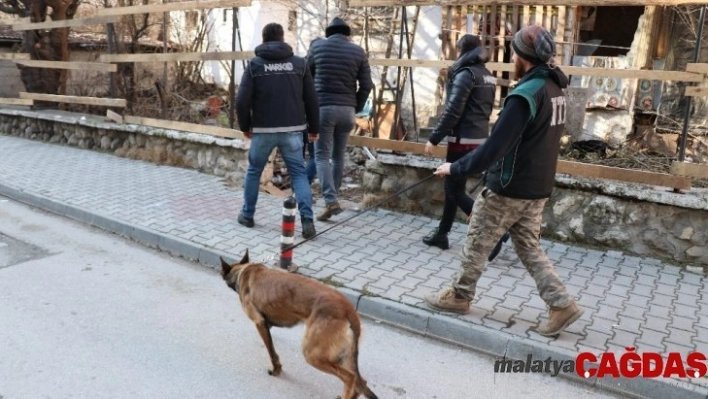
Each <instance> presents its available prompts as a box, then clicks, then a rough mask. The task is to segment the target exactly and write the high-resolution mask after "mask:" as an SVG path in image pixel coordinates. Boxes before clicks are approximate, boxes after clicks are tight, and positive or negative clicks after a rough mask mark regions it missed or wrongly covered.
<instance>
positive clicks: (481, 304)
mask: <svg viewBox="0 0 708 399" xmlns="http://www.w3.org/2000/svg"><path fill="white" fill-rule="evenodd" d="M499 303H501V300H500V299H497V298H492V297H489V296H483V295H478V299H477V300H476V301H473V302H472V306H473V307H475V308H478V309H482V310H484V311H486V312H490V313H491V312H493V311H494V310H495V309H496V307H497V305H498V304H499Z"/></svg>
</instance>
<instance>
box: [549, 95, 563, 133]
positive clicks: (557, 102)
mask: <svg viewBox="0 0 708 399" xmlns="http://www.w3.org/2000/svg"><path fill="white" fill-rule="evenodd" d="M551 103H552V104H553V118H552V119H551V126H556V125H562V124H564V123H565V96H560V97H553V98H551Z"/></svg>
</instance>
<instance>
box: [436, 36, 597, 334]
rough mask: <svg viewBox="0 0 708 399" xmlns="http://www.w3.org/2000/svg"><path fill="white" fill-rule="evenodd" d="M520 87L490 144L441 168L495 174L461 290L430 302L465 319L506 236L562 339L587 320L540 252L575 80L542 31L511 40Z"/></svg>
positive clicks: (477, 212)
mask: <svg viewBox="0 0 708 399" xmlns="http://www.w3.org/2000/svg"><path fill="white" fill-rule="evenodd" d="M512 48H513V50H514V56H513V59H514V65H515V76H516V78H517V79H521V80H520V81H519V84H518V85H517V86H516V87H515V88H514V90H513V91H512V92H511V93H510V94H509V96H508V97H507V98H506V100H505V101H504V109H503V110H502V112H501V114H500V116H499V120H498V121H497V123H496V124H495V125H494V128H493V130H492V134H491V136H490V137H489V139H488V140H487V141H486V142H485V143H484V144H483V145H482V146H480V147H479V148H477V149H476V150H475V151H473V152H470V153H469V154H467V155H465V156H464V157H462V158H461V159H460V160H458V161H457V162H454V163H444V164H442V165H441V166H439V167H438V169H437V170H436V172H435V173H436V174H438V175H440V176H446V175H452V176H459V175H470V174H474V173H480V172H482V171H484V170H485V169H489V172H488V178H487V182H486V187H485V188H484V189H483V190H482V192H481V193H480V195H479V196H478V197H477V201H475V204H474V208H473V210H472V220H471V221H470V224H469V231H468V233H467V238H466V240H465V246H464V248H463V250H462V253H461V257H462V262H461V268H460V273H459V274H458V275H457V276H456V279H455V282H454V284H453V285H452V286H451V287H449V288H446V289H444V290H442V291H440V292H438V293H435V294H432V295H427V296H426V297H425V301H426V302H427V303H428V304H429V305H430V306H431V307H433V308H436V309H440V310H446V311H452V312H460V313H466V312H467V311H469V307H470V302H471V301H472V299H473V298H474V295H475V289H476V286H477V281H478V280H479V278H480V277H481V275H482V272H483V270H484V264H485V257H486V256H487V254H488V253H489V251H490V250H491V249H492V247H493V246H494V244H495V243H496V242H497V240H499V237H501V236H502V234H504V232H505V231H509V232H510V234H511V240H512V242H513V244H514V249H515V250H516V253H517V254H518V256H519V258H520V259H521V262H522V263H523V264H524V266H525V267H526V269H527V270H528V271H529V273H530V274H531V276H532V277H533V279H534V280H535V281H536V286H537V288H538V292H539V294H540V295H541V298H542V299H543V300H544V301H545V302H546V304H547V305H548V307H549V319H548V321H547V322H545V323H544V324H542V325H540V326H538V327H537V328H536V332H538V333H539V334H541V335H543V336H555V335H557V334H559V333H560V332H561V331H563V330H564V329H565V328H566V327H568V326H569V325H570V324H571V323H573V322H575V321H576V320H577V319H578V318H580V316H581V315H582V314H583V309H582V308H580V307H579V306H578V305H577V303H576V301H575V299H574V298H573V297H572V296H571V295H570V294H569V293H568V291H567V289H566V287H565V285H564V284H563V282H561V280H560V279H559V278H558V273H557V272H556V270H555V268H554V267H553V265H552V264H551V262H550V261H549V260H548V257H547V256H546V254H545V252H544V251H543V249H541V244H540V236H541V219H542V212H543V207H544V205H545V204H546V201H548V198H549V197H550V196H551V191H552V190H553V185H554V181H555V174H556V165H557V162H558V152H559V149H560V138H561V135H562V133H563V126H564V123H565V96H564V93H563V90H562V89H563V88H565V87H567V85H568V78H567V77H566V76H565V75H564V74H563V72H561V71H560V69H558V68H557V67H556V66H555V65H553V55H554V49H555V43H554V42H553V37H552V36H551V34H550V33H548V32H547V31H546V30H545V29H543V28H542V27H540V26H538V25H531V26H528V27H525V28H523V29H521V30H520V31H519V32H517V33H516V35H515V36H514V39H513V40H512Z"/></svg>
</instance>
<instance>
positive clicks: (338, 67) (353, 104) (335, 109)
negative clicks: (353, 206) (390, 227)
mask: <svg viewBox="0 0 708 399" xmlns="http://www.w3.org/2000/svg"><path fill="white" fill-rule="evenodd" d="M350 35H351V29H350V28H349V25H347V24H346V23H345V22H344V21H343V20H342V19H341V18H339V17H335V18H334V19H332V22H331V23H330V25H329V26H328V27H327V28H326V29H325V36H326V39H324V40H317V41H315V42H313V43H312V45H311V47H310V54H309V56H308V57H307V64H308V66H309V68H310V71H311V73H312V76H314V78H315V87H316V88H317V95H318V98H319V102H320V138H319V139H318V140H317V142H316V143H315V162H316V164H317V176H318V177H319V179H320V189H321V190H322V195H323V197H324V200H325V209H324V211H323V212H322V213H320V214H319V215H317V220H320V221H324V220H328V219H329V218H331V217H332V216H333V215H338V214H340V213H341V212H342V208H341V207H340V206H339V188H340V187H341V185H342V174H343V172H344V163H345V162H344V155H345V152H346V147H347V139H348V138H349V134H350V133H351V131H352V130H354V126H355V117H354V115H355V114H356V113H357V112H359V111H361V110H362V109H364V105H365V104H366V99H367V98H368V97H369V93H370V92H371V90H372V89H373V87H374V82H373V81H372V80H371V68H370V67H369V60H368V59H367V57H366V53H365V52H364V49H362V48H361V47H360V46H358V45H356V44H354V43H352V41H351V39H350V38H349V37H350ZM330 160H331V161H330Z"/></svg>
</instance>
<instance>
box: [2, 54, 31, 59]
mask: <svg viewBox="0 0 708 399" xmlns="http://www.w3.org/2000/svg"><path fill="white" fill-rule="evenodd" d="M29 59H30V55H29V53H0V60H29Z"/></svg>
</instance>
